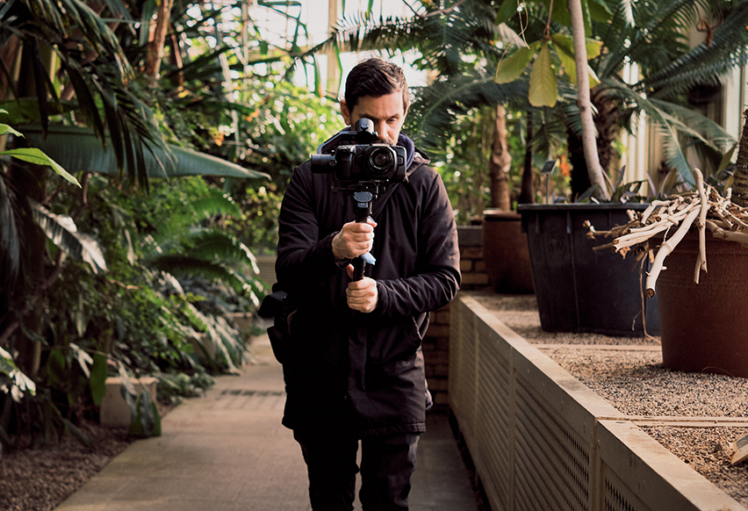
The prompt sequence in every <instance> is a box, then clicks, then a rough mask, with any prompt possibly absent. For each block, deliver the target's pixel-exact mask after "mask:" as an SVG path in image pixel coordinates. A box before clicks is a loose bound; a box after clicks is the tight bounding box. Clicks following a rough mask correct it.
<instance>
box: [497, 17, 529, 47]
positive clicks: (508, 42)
mask: <svg viewBox="0 0 748 511" xmlns="http://www.w3.org/2000/svg"><path fill="white" fill-rule="evenodd" d="M497 28H498V30H499V37H500V38H501V41H502V42H503V43H504V47H505V48H510V47H511V46H512V45H516V46H517V48H524V47H526V46H527V43H526V42H525V40H524V39H522V38H521V37H520V36H519V35H517V32H515V31H514V30H512V29H511V28H510V27H509V25H507V24H506V23H500V24H499V26H498V27H497Z"/></svg>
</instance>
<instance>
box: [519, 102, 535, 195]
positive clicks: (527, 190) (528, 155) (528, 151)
mask: <svg viewBox="0 0 748 511" xmlns="http://www.w3.org/2000/svg"><path fill="white" fill-rule="evenodd" d="M532 128H533V127H532V111H529V110H528V112H527V136H525V167H524V169H523V170H522V188H521V190H520V193H519V199H518V200H517V202H518V203H519V204H532V203H533V202H535V192H534V191H533V188H532V178H533V172H532Z"/></svg>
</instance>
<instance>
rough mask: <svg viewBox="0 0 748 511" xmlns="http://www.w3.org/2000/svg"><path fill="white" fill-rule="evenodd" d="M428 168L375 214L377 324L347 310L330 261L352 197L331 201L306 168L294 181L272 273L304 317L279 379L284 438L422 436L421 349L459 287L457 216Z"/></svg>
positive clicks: (342, 280)
mask: <svg viewBox="0 0 748 511" xmlns="http://www.w3.org/2000/svg"><path fill="white" fill-rule="evenodd" d="M408 142H410V141H409V140H408ZM409 145H410V146H411V147H412V142H411V143H410V144H409ZM409 156H410V155H409ZM409 159H410V158H409ZM427 164H428V160H427V159H426V158H425V157H423V156H421V155H420V154H419V153H414V154H413V155H412V163H411V164H410V166H409V168H408V172H407V177H406V178H405V181H403V182H401V183H399V184H397V185H396V186H395V185H393V184H392V183H389V184H388V185H387V188H386V189H385V190H383V191H382V193H381V194H380V196H379V198H378V199H377V200H375V201H374V203H373V207H374V213H373V215H372V216H373V217H374V220H375V221H376V222H377V227H376V229H375V231H374V232H375V238H374V246H373V249H372V255H373V256H374V257H375V258H376V264H375V265H374V266H367V272H366V275H367V276H368V277H371V278H373V279H375V280H376V281H377V290H378V293H379V301H378V305H377V308H376V310H375V311H374V312H372V313H370V314H363V313H359V312H354V311H352V310H351V309H350V308H349V307H348V306H347V304H346V294H345V290H346V287H347V285H348V282H349V278H348V276H347V274H346V272H345V269H343V268H341V267H339V266H338V265H337V264H335V259H334V256H333V254H332V238H333V237H334V236H335V234H336V233H337V232H338V231H339V229H340V228H341V227H342V226H343V224H344V223H346V222H349V221H352V220H353V219H354V212H353V199H352V197H351V196H350V195H349V194H348V193H346V192H334V191H332V190H331V188H332V185H333V177H332V175H330V174H315V173H312V172H311V164H310V162H306V163H304V164H303V165H301V166H299V167H297V168H296V169H295V170H294V173H293V176H292V177H291V182H290V184H289V186H288V189H287V191H286V194H285V197H284V199H283V204H282V208H281V214H280V220H279V234H280V237H279V243H278V260H277V263H276V274H277V277H278V282H279V283H280V285H281V286H282V287H283V288H284V289H285V290H286V291H288V293H289V296H290V297H291V299H292V302H293V304H294V307H298V309H297V311H296V312H295V314H293V316H292V318H291V320H290V333H291V339H292V340H291V350H290V355H289V359H288V360H287V361H286V362H285V363H284V367H283V369H284V376H285V380H286V391H287V401H286V410H285V416H284V418H283V424H284V425H286V426H287V427H289V428H292V429H301V428H307V429H313V428H324V429H327V430H329V429H333V430H340V432H341V433H355V434H358V435H367V434H377V433H389V432H422V431H424V430H425V425H424V420H425V376H424V364H423V355H422V353H421V350H420V345H421V340H422V338H423V335H424V333H425V332H426V328H427V326H428V311H431V310H435V309H438V308H440V307H442V306H444V305H446V304H447V303H449V302H450V301H451V300H452V299H453V298H454V296H455V294H456V293H457V290H458V289H459V286H460V280H461V277H460V271H459V251H458V246H457V231H456V228H455V222H454V216H453V213H452V208H451V206H450V203H449V199H448V197H447V192H446V190H445V188H444V184H443V183H442V181H441V178H440V176H439V175H438V174H437V173H436V172H435V171H434V170H432V169H430V168H429V167H427ZM393 186H394V188H393Z"/></svg>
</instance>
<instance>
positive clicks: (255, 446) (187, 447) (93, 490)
mask: <svg viewBox="0 0 748 511" xmlns="http://www.w3.org/2000/svg"><path fill="white" fill-rule="evenodd" d="M252 353H253V355H254V356H255V358H256V359H257V362H258V363H257V364H255V365H251V366H248V367H246V368H245V369H244V370H243V374H242V375H241V376H238V377H237V376H222V377H219V378H217V379H216V384H215V385H214V386H213V387H212V388H211V389H210V391H209V392H208V393H207V395H206V396H205V397H203V398H196V399H189V400H185V401H184V402H183V403H182V404H180V405H179V406H178V407H177V408H175V409H174V410H172V411H171V412H170V413H169V414H168V415H167V416H166V417H164V419H163V422H162V427H163V435H162V436H161V437H159V438H151V439H147V440H140V441H137V442H135V443H133V444H132V445H130V446H129V447H128V448H127V449H126V450H125V451H124V452H123V453H122V454H120V455H119V456H117V457H116V458H114V459H113V460H112V461H111V463H110V464H109V465H108V466H107V467H106V468H105V469H104V470H102V471H101V472H100V473H99V474H97V475H96V476H95V477H94V478H93V479H91V480H90V481H89V482H88V483H87V484H86V485H85V486H84V487H83V488H81V489H80V490H79V491H78V492H77V493H75V494H73V495H71V496H70V497H69V498H68V499H67V500H65V501H64V502H63V503H62V504H61V505H60V506H59V507H58V508H57V509H58V510H60V511H130V510H133V511H134V510H139V511H172V510H173V511H177V510H178V511H238V510H242V511H250V510H258V511H292V510H293V511H303V510H309V509H310V506H309V503H308V499H307V478H306V466H305V465H304V461H303V458H302V456H301V450H300V448H299V447H298V444H297V443H296V442H295V441H294V439H293V436H292V433H291V431H289V430H288V429H286V428H284V427H283V426H281V424H280V421H281V417H282V414H283V405H284V401H285V394H284V392H283V376H282V372H281V367H280V365H279V364H278V363H277V362H276V361H275V359H274V358H273V356H272V351H271V350H270V346H269V345H268V343H267V341H266V340H259V341H255V342H254V343H253V345H252ZM427 430H428V431H427V432H426V433H425V434H424V435H423V437H422V438H421V441H420V443H419V450H418V467H417V468H416V472H415V475H414V476H413V489H412V491H411V498H410V504H411V506H410V509H411V511H475V510H476V509H477V508H476V504H475V500H474V497H473V492H472V490H471V486H470V482H469V478H468V475H467V472H466V471H465V468H464V464H463V462H462V460H461V458H460V455H459V452H458V450H457V445H456V443H455V441H454V439H453V437H452V433H451V430H450V428H449V425H448V421H447V416H446V415H440V414H430V415H429V416H428V420H427ZM356 506H357V507H356V509H360V505H359V504H358V502H357V503H356Z"/></svg>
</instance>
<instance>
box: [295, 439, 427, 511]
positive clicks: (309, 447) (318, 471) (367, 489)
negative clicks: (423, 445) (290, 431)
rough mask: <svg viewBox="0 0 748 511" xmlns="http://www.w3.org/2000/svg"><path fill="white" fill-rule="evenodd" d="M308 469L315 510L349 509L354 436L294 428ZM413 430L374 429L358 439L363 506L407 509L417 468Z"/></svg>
mask: <svg viewBox="0 0 748 511" xmlns="http://www.w3.org/2000/svg"><path fill="white" fill-rule="evenodd" d="M294 438H295V439H296V441H297V442H299V444H300V445H301V451H302V453H303V454H304V461H305V462H306V464H307V469H308V472H309V499H310V501H311V503H312V509H313V510H314V511H352V510H353V501H354V499H355V493H356V474H357V473H358V472H359V467H358V465H357V464H356V454H357V452H358V439H357V438H355V437H353V436H346V435H339V434H338V435H336V434H332V433H323V434H311V433H301V432H297V431H294ZM418 438H419V434H418V433H406V434H397V435H377V436H373V437H367V438H364V439H363V440H361V470H360V471H361V491H360V492H359V499H360V500H361V505H362V506H363V509H364V511H407V509H408V493H410V477H411V475H413V471H414V470H415V468H416V448H417V446H418Z"/></svg>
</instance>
